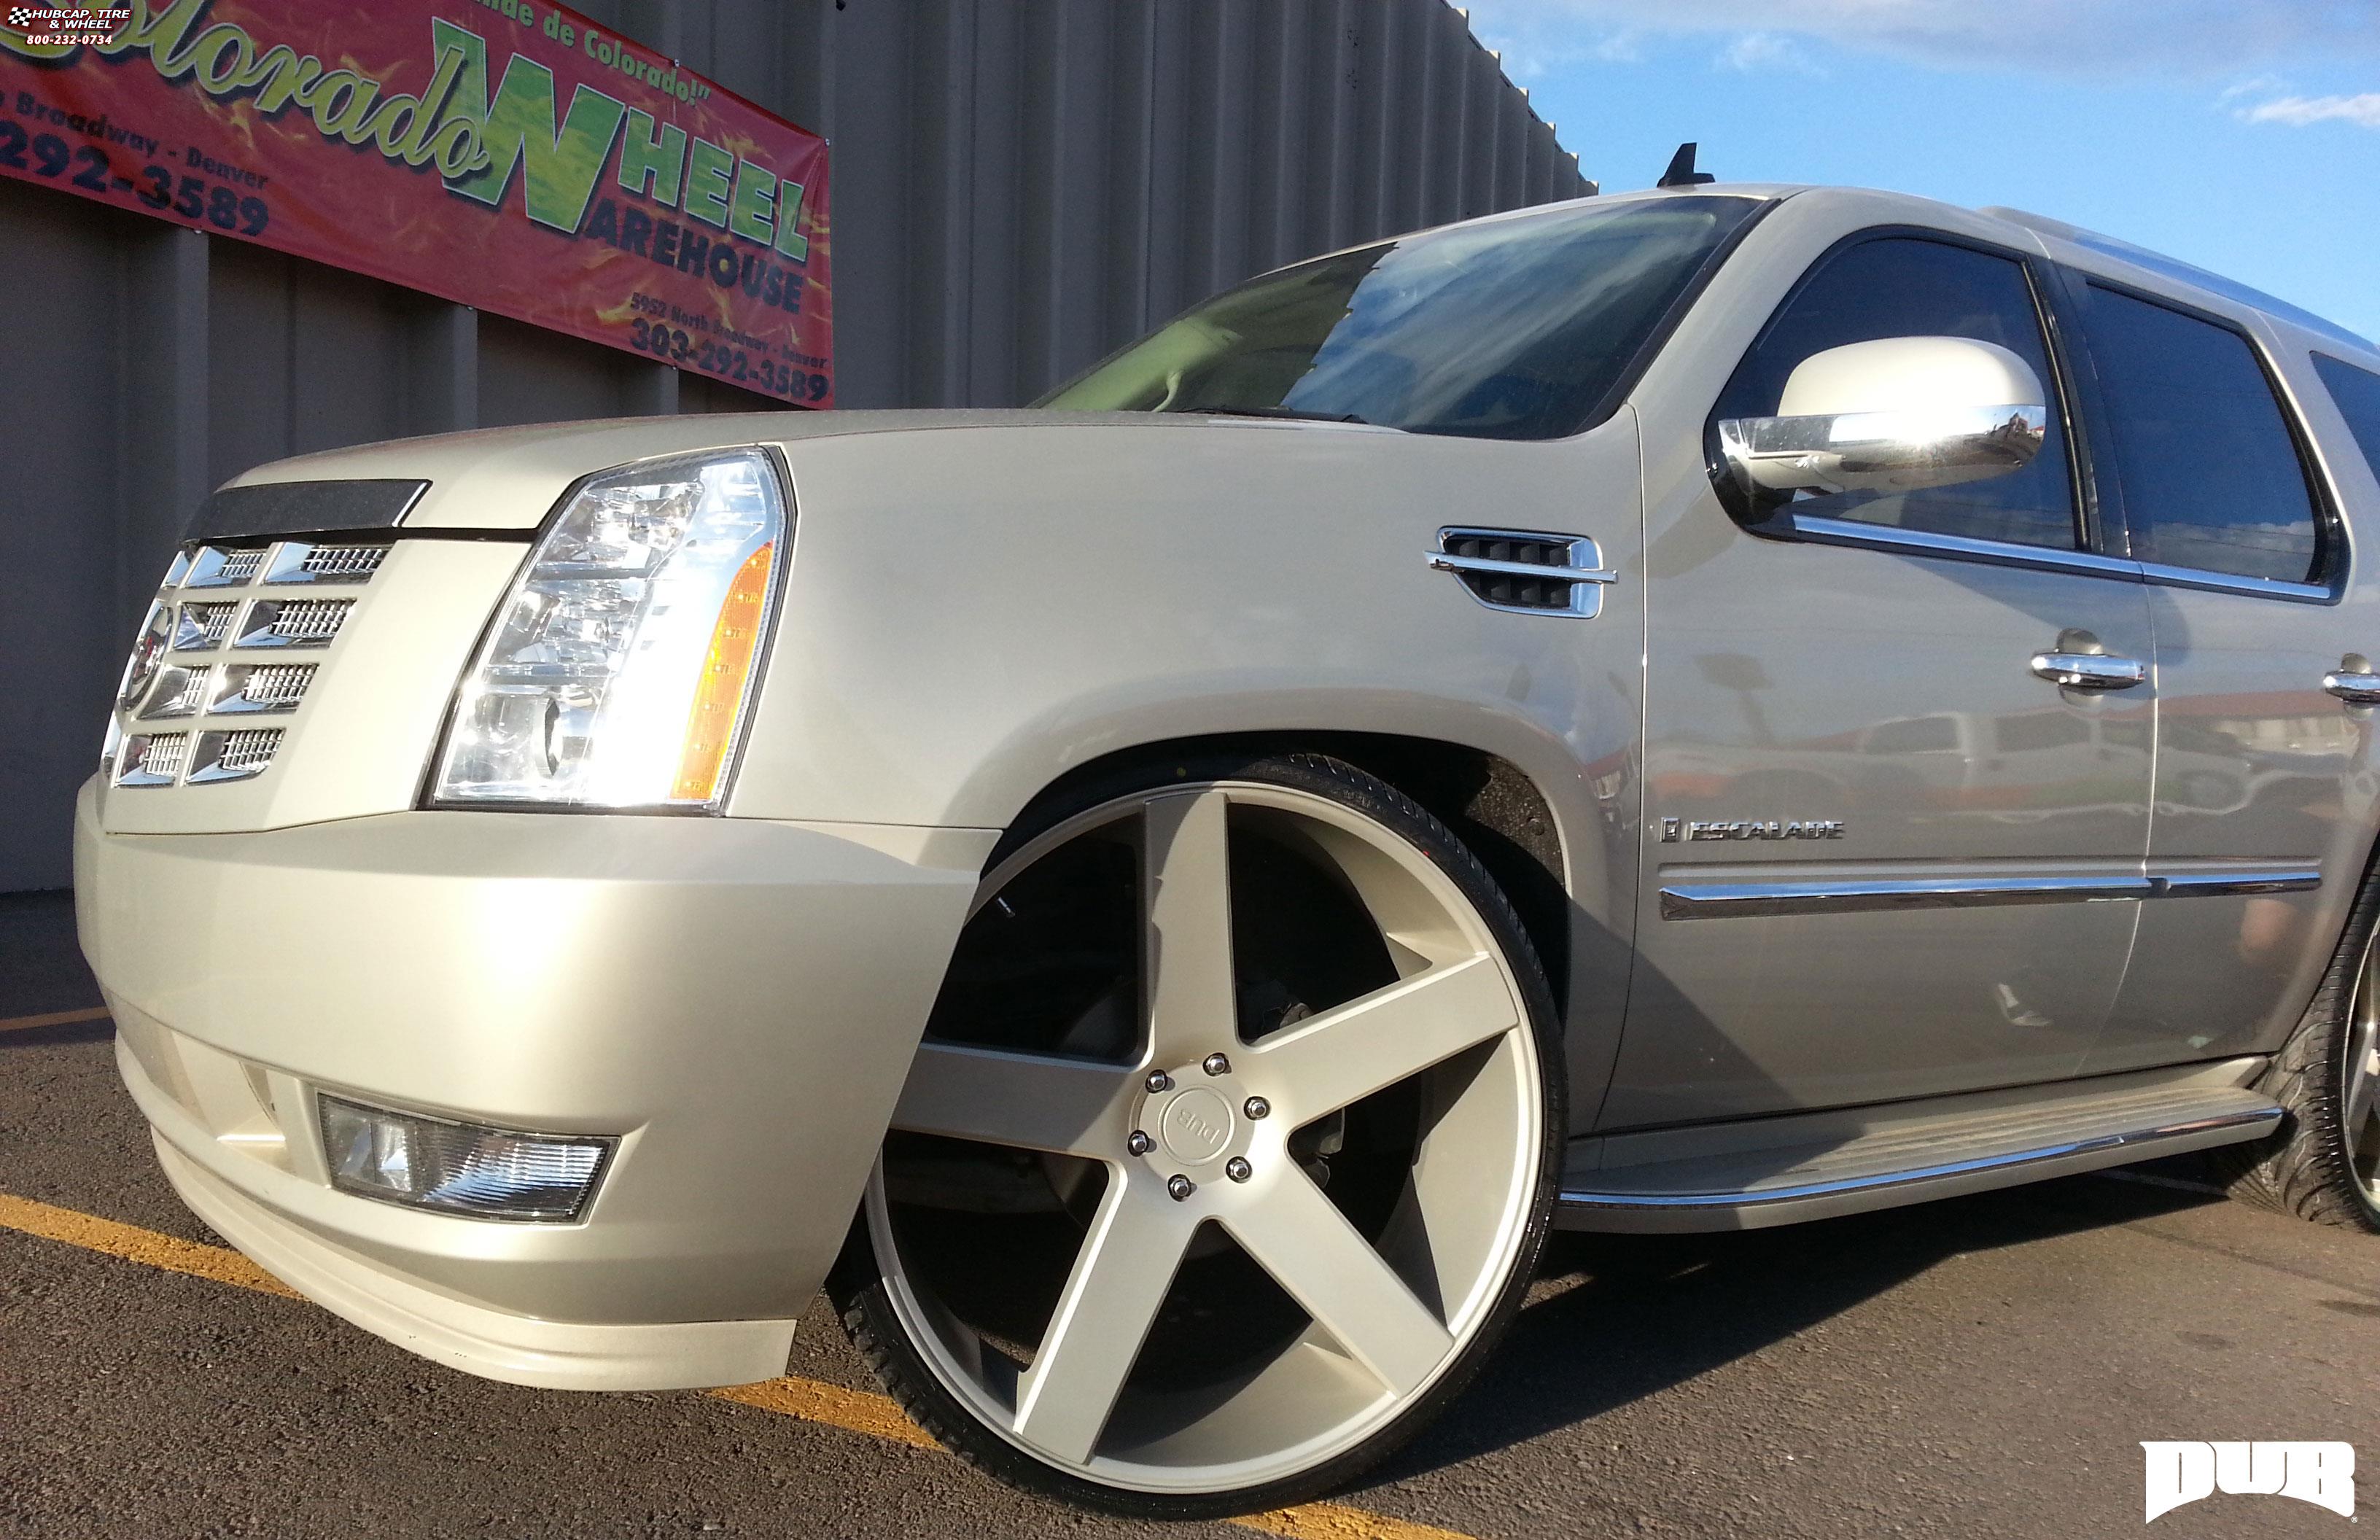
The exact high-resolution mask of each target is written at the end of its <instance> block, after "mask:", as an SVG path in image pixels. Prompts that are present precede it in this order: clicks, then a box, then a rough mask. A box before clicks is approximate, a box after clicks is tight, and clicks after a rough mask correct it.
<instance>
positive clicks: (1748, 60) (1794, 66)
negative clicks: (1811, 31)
mask: <svg viewBox="0 0 2380 1540" xmlns="http://www.w3.org/2000/svg"><path fill="white" fill-rule="evenodd" d="M1712 63H1714V64H1715V65H1717V66H1718V67H1719V68H1721V69H1732V70H1736V71H1738V72H1740V73H1742V74H1745V75H1774V74H1777V73H1779V72H1780V71H1791V73H1793V74H1796V75H1824V74H1825V73H1826V71H1825V70H1823V69H1821V68H1819V67H1817V65H1816V64H1815V62H1814V61H1813V60H1812V59H1811V58H1810V56H1809V55H1807V54H1804V53H1803V51H1802V45H1801V44H1800V43H1798V42H1794V41H1793V40H1792V39H1791V38H1789V37H1784V36H1781V35H1779V33H1776V32H1746V33H1744V34H1743V36H1742V37H1739V38H1737V39H1736V40H1735V41H1734V42H1730V43H1729V44H1728V45H1727V46H1726V47H1725V48H1722V49H1720V50H1719V55H1718V58H1717V59H1715V60H1713V61H1712Z"/></svg>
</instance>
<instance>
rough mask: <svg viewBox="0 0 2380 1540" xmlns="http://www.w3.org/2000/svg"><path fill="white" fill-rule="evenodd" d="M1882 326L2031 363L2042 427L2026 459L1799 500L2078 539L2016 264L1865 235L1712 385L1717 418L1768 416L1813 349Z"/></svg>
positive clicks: (2060, 540) (2044, 539) (1890, 332)
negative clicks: (1724, 379)
mask: <svg viewBox="0 0 2380 1540" xmlns="http://www.w3.org/2000/svg"><path fill="white" fill-rule="evenodd" d="M1881 337H1972V338H1973V339H1974V340H1976V341H1978V342H1989V343H1998V345H1999V346H2002V347H2005V348H2007V349H2009V351H2010V352H2012V353H2014V354H2015V355H2016V356H2017V357H2019V358H2022V359H2023V360H2024V361H2025V362H2026V363H2027V364H2030V365H2031V366H2032V367H2033V372H2034V375H2035V376H2037V377H2038V378H2039V379H2040V381H2041V382H2042V388H2043V389H2044V390H2045V391H2046V392H2048V393H2049V394H2051V396H2052V399H2051V400H2050V401H2048V402H2047V403H2046V405H2047V406H2048V407H2049V437H2048V442H2047V443H2045V444H2043V446H2042V450H2041V453H2040V454H2039V455H2035V456H2034V462H2033V464H2031V465H2029V466H2027V467H2024V468H2023V469H2022V470H2019V471H2013V472H2010V474H2008V475H2006V476H1998V477H1994V478H1992V479H1989V480H1984V481H1970V482H1968V483H1966V484H1965V485H1963V486H1957V487H1933V488H1928V489H1926V490H1925V491H1912V492H1836V493H1829V494H1825V495H1820V496H1805V497H1803V498H1802V499H1800V500H1799V501H1797V502H1796V503H1794V508H1795V510H1796V511H1797V512H1804V513H1810V514H1815V515H1823V516H1825V517H1828V518H1843V519H1856V520H1858V521H1859V522H1861V523H1863V524H1885V525H1892V526H1895V527H1900V528H1903V529H1913V530H1921V531H1924V532H1925V533H1927V534H1936V535H1961V536H1965V537H1967V538H1968V539H1971V540H2012V541H2016V542H2018V543H2020V544H2023V545H2046V546H2055V547H2057V548H2058V549H2060V550H2066V551H2070V550H2072V549H2073V548H2074V546H2075V543H2076V542H2075V538H2074V529H2075V525H2074V492H2073V482H2072V476H2071V474H2070V471H2069V469H2068V467H2067V455H2066V429H2065V424H2064V422H2063V421H2062V420H2061V417H2062V414H2061V412H2060V410H2059V407H2058V401H2057V400H2056V399H2055V396H2056V393H2057V390H2058V384H2057V374H2056V372H2055V371H2054V370H2052V369H2051V368H2050V365H2049V354H2048V348H2047V346H2046V344H2045V343H2044V341H2043V339H2042V331H2041V316H2040V311H2039V310H2038V309H2037V308H2036V307H2035V305H2034V297H2033V285H2032V283H2031V282H2030V280H2028V279H2027V278H2026V276H2025V272H2024V268H2023V266H2022V264H2021V263H2019V262H2016V261H2010V259H2008V258H2006V257H1996V256H1993V255H1991V254H1990V253H1988V252H1985V251H1977V250H1973V249H1970V248H1968V247H1963V246H1950V245H1946V244H1944V243H1943V242H1940V241H1931V240H1920V239H1916V238H1913V237H1900V236H1890V237H1887V238H1883V239H1878V240H1871V241H1863V242H1861V243H1860V244H1859V245H1857V246H1853V247H1850V248H1847V249H1843V250H1841V251H1838V252H1837V253H1835V254H1834V255H1833V256H1832V257H1830V258H1828V260H1827V261H1826V262H1825V263H1824V264H1823V265H1822V266H1820V267H1819V268H1818V269H1817V270H1816V271H1815V272H1814V273H1812V274H1811V275H1810V277H1809V279H1808V280H1807V281H1806V282H1805V283H1804V284H1803V286H1802V287H1801V288H1800V289H1799V290H1797V291H1796V292H1795V293H1794V295H1793V297H1791V298H1790V299H1788V300H1787V301H1786V302H1785V305H1784V308H1783V309H1779V311H1778V312H1777V314H1776V316H1775V317H1774V318H1773V319H1772V320H1771V321H1769V323H1768V329H1767V331H1766V332H1764V333H1761V336H1760V340H1759V341H1758V342H1756V343H1755V344H1754V345H1753V347H1752V351H1751V352H1750V353H1748V354H1746V355H1744V359H1743V363H1742V364H1741V365H1740V366H1738V368H1737V369H1736V371H1735V377H1734V378H1733V379H1731V380H1730V381H1729V382H1728V385H1727V390H1726V392H1725V393H1724V394H1721V395H1720V397H1719V404H1718V410H1717V412H1716V413H1715V414H1714V415H1715V416H1716V417H1719V418H1742V417H1769V416H1773V415H1774V414H1775V413H1776V411H1777V404H1778V402H1779V401H1780V400H1781V399H1783V397H1784V394H1785V382H1786V379H1787V378H1788V377H1789V376H1790V375H1791V374H1792V372H1793V369H1794V366H1795V365H1797V364H1799V363H1801V361H1802V360H1803V359H1804V358H1808V357H1810V356H1811V355H1812V354H1814V353H1823V352H1825V351H1826V350H1827V349H1828V348H1829V347H1841V346H1846V345H1847V344H1850V343H1855V342H1874V341H1876V340H1877V339H1878V338H1881Z"/></svg>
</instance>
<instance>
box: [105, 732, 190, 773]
mask: <svg viewBox="0 0 2380 1540" xmlns="http://www.w3.org/2000/svg"><path fill="white" fill-rule="evenodd" d="M189 750H190V735H189V734H188V733H156V734H145V735H142V736H137V737H130V738H127V739H125V740H124V759H123V768H122V769H121V770H118V771H117V772H116V777H115V783H116V784H117V785H119V786H170V785H172V784H173V783H174V782H176V781H178V780H180V779H181V775H182V761H183V760H184V759H186V758H188V756H189Z"/></svg>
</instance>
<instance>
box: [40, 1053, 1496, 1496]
mask: <svg viewBox="0 0 2380 1540" xmlns="http://www.w3.org/2000/svg"><path fill="white" fill-rule="evenodd" d="M105 1014H107V1013H106V1012H104V1011H99V1012H91V1013H67V1015H66V1016H65V1017H62V1018H49V1019H44V1018H40V1017H33V1018H24V1019H20V1020H18V1021H15V1022H5V1023H0V1027H5V1026H21V1025H52V1024H53V1022H59V1021H66V1020H73V1021H89V1020H91V1019H93V1017H95V1016H103V1015H105ZM0 1229H6V1230H15V1231H23V1232H24V1233H25V1234H28V1235H38V1236H40V1237H42V1239H43V1240H46V1241H59V1242H63V1243H66V1244H67V1245H70V1246H80V1247H82V1248H83V1249H84V1250H86V1251H97V1252H105V1253H106V1254H107V1255H110V1256H120V1257H122V1258H124V1259H125V1260H126V1261H128V1262H139V1263H140V1264H142V1265H143V1266H146V1267H162V1268H164V1270H166V1271H167V1272H176V1273H188V1274H189V1275H190V1276H191V1277H193V1278H204V1279H213V1280H214V1281H215V1282H217V1283H228V1284H230V1285H232V1286H233V1287H235V1288H238V1289H252V1290H254V1291H257V1292H258V1293H261V1294H278V1295H280V1296H282V1297H283V1298H285V1299H293V1300H294V1299H299V1298H302V1297H303V1296H302V1295H300V1294H299V1293H298V1292H297V1291H296V1290H294V1289H292V1288H290V1287H289V1286H288V1285H287V1284H285V1283H284V1282H282V1281H281V1280H280V1279H277V1278H274V1277H273V1275H272V1274H271V1273H268V1272H266V1271H265V1270H264V1269H263V1268H261V1267H258V1266H257V1265H256V1264H255V1263H253V1262H250V1261H249V1259H248V1258H247V1257H245V1256H242V1255H240V1254H239V1253H237V1252H236V1251H231V1250H227V1249H225V1247H222V1246H202V1245H200V1244H199V1243H196V1242H194V1241H184V1240H180V1239H178V1238H176V1237H175V1236H172V1235H162V1234H159V1233H158V1232H157V1231H153V1230H143V1229H141V1228H140V1226H138V1225H128V1224H123V1223H119V1222H118V1221H116V1220H115V1219H101V1218H99V1217H98V1216H97V1215H95V1214H85V1213H83V1212H81V1211H80V1210H79V1209H73V1208H60V1207H55V1205H52V1204H46V1203H37V1202H35V1201H34V1200H33V1199H31V1198H20V1197H17V1196H15V1195H14V1194H8V1193H0ZM706 1394H708V1395H710V1396H711V1397H712V1398H714V1399H716V1400H719V1401H735V1402H736V1403H738V1404H739V1405H743V1406H753V1407H758V1408H759V1409H760V1410H761V1411H763V1412H775V1413H782V1414H783V1415H785V1416H788V1417H796V1418H799V1419H800V1420H801V1421H803V1422H806V1423H816V1424H820V1425H824V1426H827V1427H836V1428H841V1429H843V1430H844V1432H846V1433H859V1434H865V1435H867V1436H868V1437H870V1438H882V1439H885V1440H887V1441H889V1442H892V1443H895V1444H906V1445H909V1446H910V1447H911V1448H913V1449H941V1445H940V1444H938V1443H936V1442H935V1441H934V1437H933V1436H932V1435H931V1434H929V1433H928V1432H927V1431H926V1430H925V1429H923V1428H921V1427H919V1426H918V1425H917V1424H915V1423H913V1422H911V1421H910V1420H909V1418H908V1415H907V1414H906V1413H904V1412H903V1411H902V1410H901V1405H900V1403H899V1402H898V1401H894V1400H892V1397H890V1396H880V1395H876V1394H873V1393H871V1392H869V1391H866V1390H852V1389H847V1388H844V1387H843V1386H840V1385H829V1384H828V1383H826V1382H825V1381H824V1380H818V1379H804V1378H802V1377H800V1376H794V1375H788V1376H784V1377H783V1378H781V1379H769V1380H762V1381H761V1382H760V1383H759V1384H758V1385H730V1386H726V1387H723V1388H720V1389H717V1390H711V1391H708V1392H706ZM1230 1522H1232V1523H1234V1524H1237V1525H1238V1526H1239V1527H1240V1528H1242V1529H1252V1530H1255V1531H1256V1532H1257V1533H1258V1534H1275V1535H1280V1536H1281V1540H1471V1537H1470V1536H1468V1535H1465V1534H1462V1533H1461V1532H1459V1531H1456V1530H1451V1529H1438V1528H1434V1527H1433V1526H1431V1525H1428V1524H1416V1523H1412V1522H1408V1521H1406V1520H1403V1519H1391V1518H1390V1517H1389V1516H1388V1515H1387V1514H1385V1513H1372V1512H1367V1511H1366V1510H1363V1509H1360V1508H1349V1507H1346V1506H1345V1505H1343V1504H1341V1503H1331V1502H1310V1503H1300V1504H1298V1505H1297V1506H1296V1507H1294V1508H1281V1509H1275V1510H1272V1511H1270V1512H1268V1513H1251V1514H1248V1515H1247V1516H1245V1518H1239V1519H1233V1520H1231V1521H1230Z"/></svg>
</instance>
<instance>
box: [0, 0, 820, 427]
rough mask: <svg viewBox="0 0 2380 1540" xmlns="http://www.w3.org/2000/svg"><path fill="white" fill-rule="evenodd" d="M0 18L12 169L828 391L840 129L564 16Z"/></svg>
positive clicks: (669, 353)
mask: <svg viewBox="0 0 2380 1540" xmlns="http://www.w3.org/2000/svg"><path fill="white" fill-rule="evenodd" d="M77 17H87V18H90V19H89V20H88V21H85V20H81V19H71V18H77ZM20 18H21V19H20ZM62 18H66V19H62ZM0 20H5V21H6V22H7V23H8V25H7V27H6V30H0V175H6V176H15V177H19V178H22V179H24V180H27V181H30V182H35V183H39V184H42V185H44V186H49V187H55V188H60V189H62V190H64V191H67V192H72V193H77V194H79V195H81V196H82V197H85V198H91V199H95V200H99V201H101V202H103V203H113V204H115V205H116V206H118V207H120V208H127V209H134V210H139V211H140V212H145V213H150V214H154V215H156V216H157V217H158V218H161V219H169V220H172V221H174V222H176V223H177V224H187V225H189V226H191V227H192V228H194V229H200V230H205V231H208V232H209V233H211V234H213V235H219V236H231V237H233V238H235V239H239V240H252V241H256V242H258V243H260V244H261V245H265V246H270V247H274V248H277V249H280V250H283V251H289V252H294V253H296V254H297V255H298V256H301V257H309V258H311V259H313V260H314V261H321V262H327V263H330V264H331V265H333V266H334V267H343V268H347V269H350V270H352V271H354V272H357V273H370V275H372V276H373V277H376V278H383V279H386V280H387V281H389V282H390V283H393V284H401V285H405V286H406V287H407V288H413V289H420V290H423V291H425V292H428V293H431V294H435V295H439V296H441V297H444V298H447V299H452V300H455V301H458V302H460V303H462V304H466V305H475V306H478V307H480V308H481V309H489V310H493V311H495V312H497V313H498V314H501V315H508V316H513V317H516V319H518V320H521V321H529V322H531V323H533V324H535V325H539V326H545V327H551V328H552V329H553V330H555V331H557V332H568V333H573V334H574V335H577V336H582V337H588V338H590V339H592V340H594V341H596V342H601V343H608V344H611V345H612V346H615V347H625V348H631V349H634V350H636V351H638V352H642V353H644V354H646V355H647V356H649V357H651V358H660V359H663V360H666V361H667V362H669V363H672V364H675V365H677V366H678V367H679V368H681V369H690V370H698V371H699V372H701V373H704V374H708V375H711V376H713V377H715V378H718V379H721V380H726V381H730V382H734V383H735V384H738V385H741V386H743V387H744V388H745V389H747V390H752V391H758V392H760V393H761V394H768V395H774V396H781V397H783V398H784V399H786V400H789V401H796V402H800V403H802V404H804V405H806V406H832V405H833V403H834V364H833V357H834V350H833V335H834V333H833V319H832V311H831V308H830V306H829V303H828V299H829V295H830V292H831V280H830V265H829V260H828V253H827V248H828V242H827V148H826V141H825V140H824V139H820V138H819V137H818V136H817V135H815V134H811V133H809V132H807V131H806V130H804V129H801V128H797V127H795V126H794V125H792V124H790V123H787V122H785V121H784V120H783V119H782V118H778V117H773V116H771V115H769V114H767V113H765V112H762V111H761V110H760V109H759V108H758V107H755V106H754V105H752V104H751V103H748V102H746V101H744V100H742V99H741V98H739V97H736V96H734V95H731V94H730V93H728V92H726V91H722V90H720V89H719V88H718V87H717V86H715V85H713V84H711V83H710V81H708V80H706V79H702V78H701V77H699V76H697V75H693V74H690V73H688V72H687V71H686V70H683V69H680V68H679V67H677V66H676V65H675V64H674V63H672V62H671V61H669V60H667V59H664V58H662V57H660V56H659V55H655V54H653V53H652V52H651V51H650V50H649V49H646V48H643V47H640V46H639V45H637V44H636V43H633V42H629V41H628V40H626V39H625V38H623V37H621V36H620V35H619V34H617V33H616V32H613V31H612V30H608V29H606V28H603V27H600V26H598V25H596V24H595V23H594V22H591V21H589V20H588V19H587V18H585V17H582V16H580V15H579V14H578V13H577V12H576V11H572V10H566V9H564V8H563V7H561V6H549V5H546V4H543V3H542V0H370V4H369V5H366V4H362V3H360V0H350V3H347V4H343V5H332V4H328V3H325V0H171V3H164V0H160V3H145V0H135V3H134V4H132V5H129V6H123V7H121V8H115V9H107V8H102V7H100V6H96V5H83V6H71V5H70V6H63V7H57V8H42V7H34V6H9V7H7V9H6V15H5V16H0Z"/></svg>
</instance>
